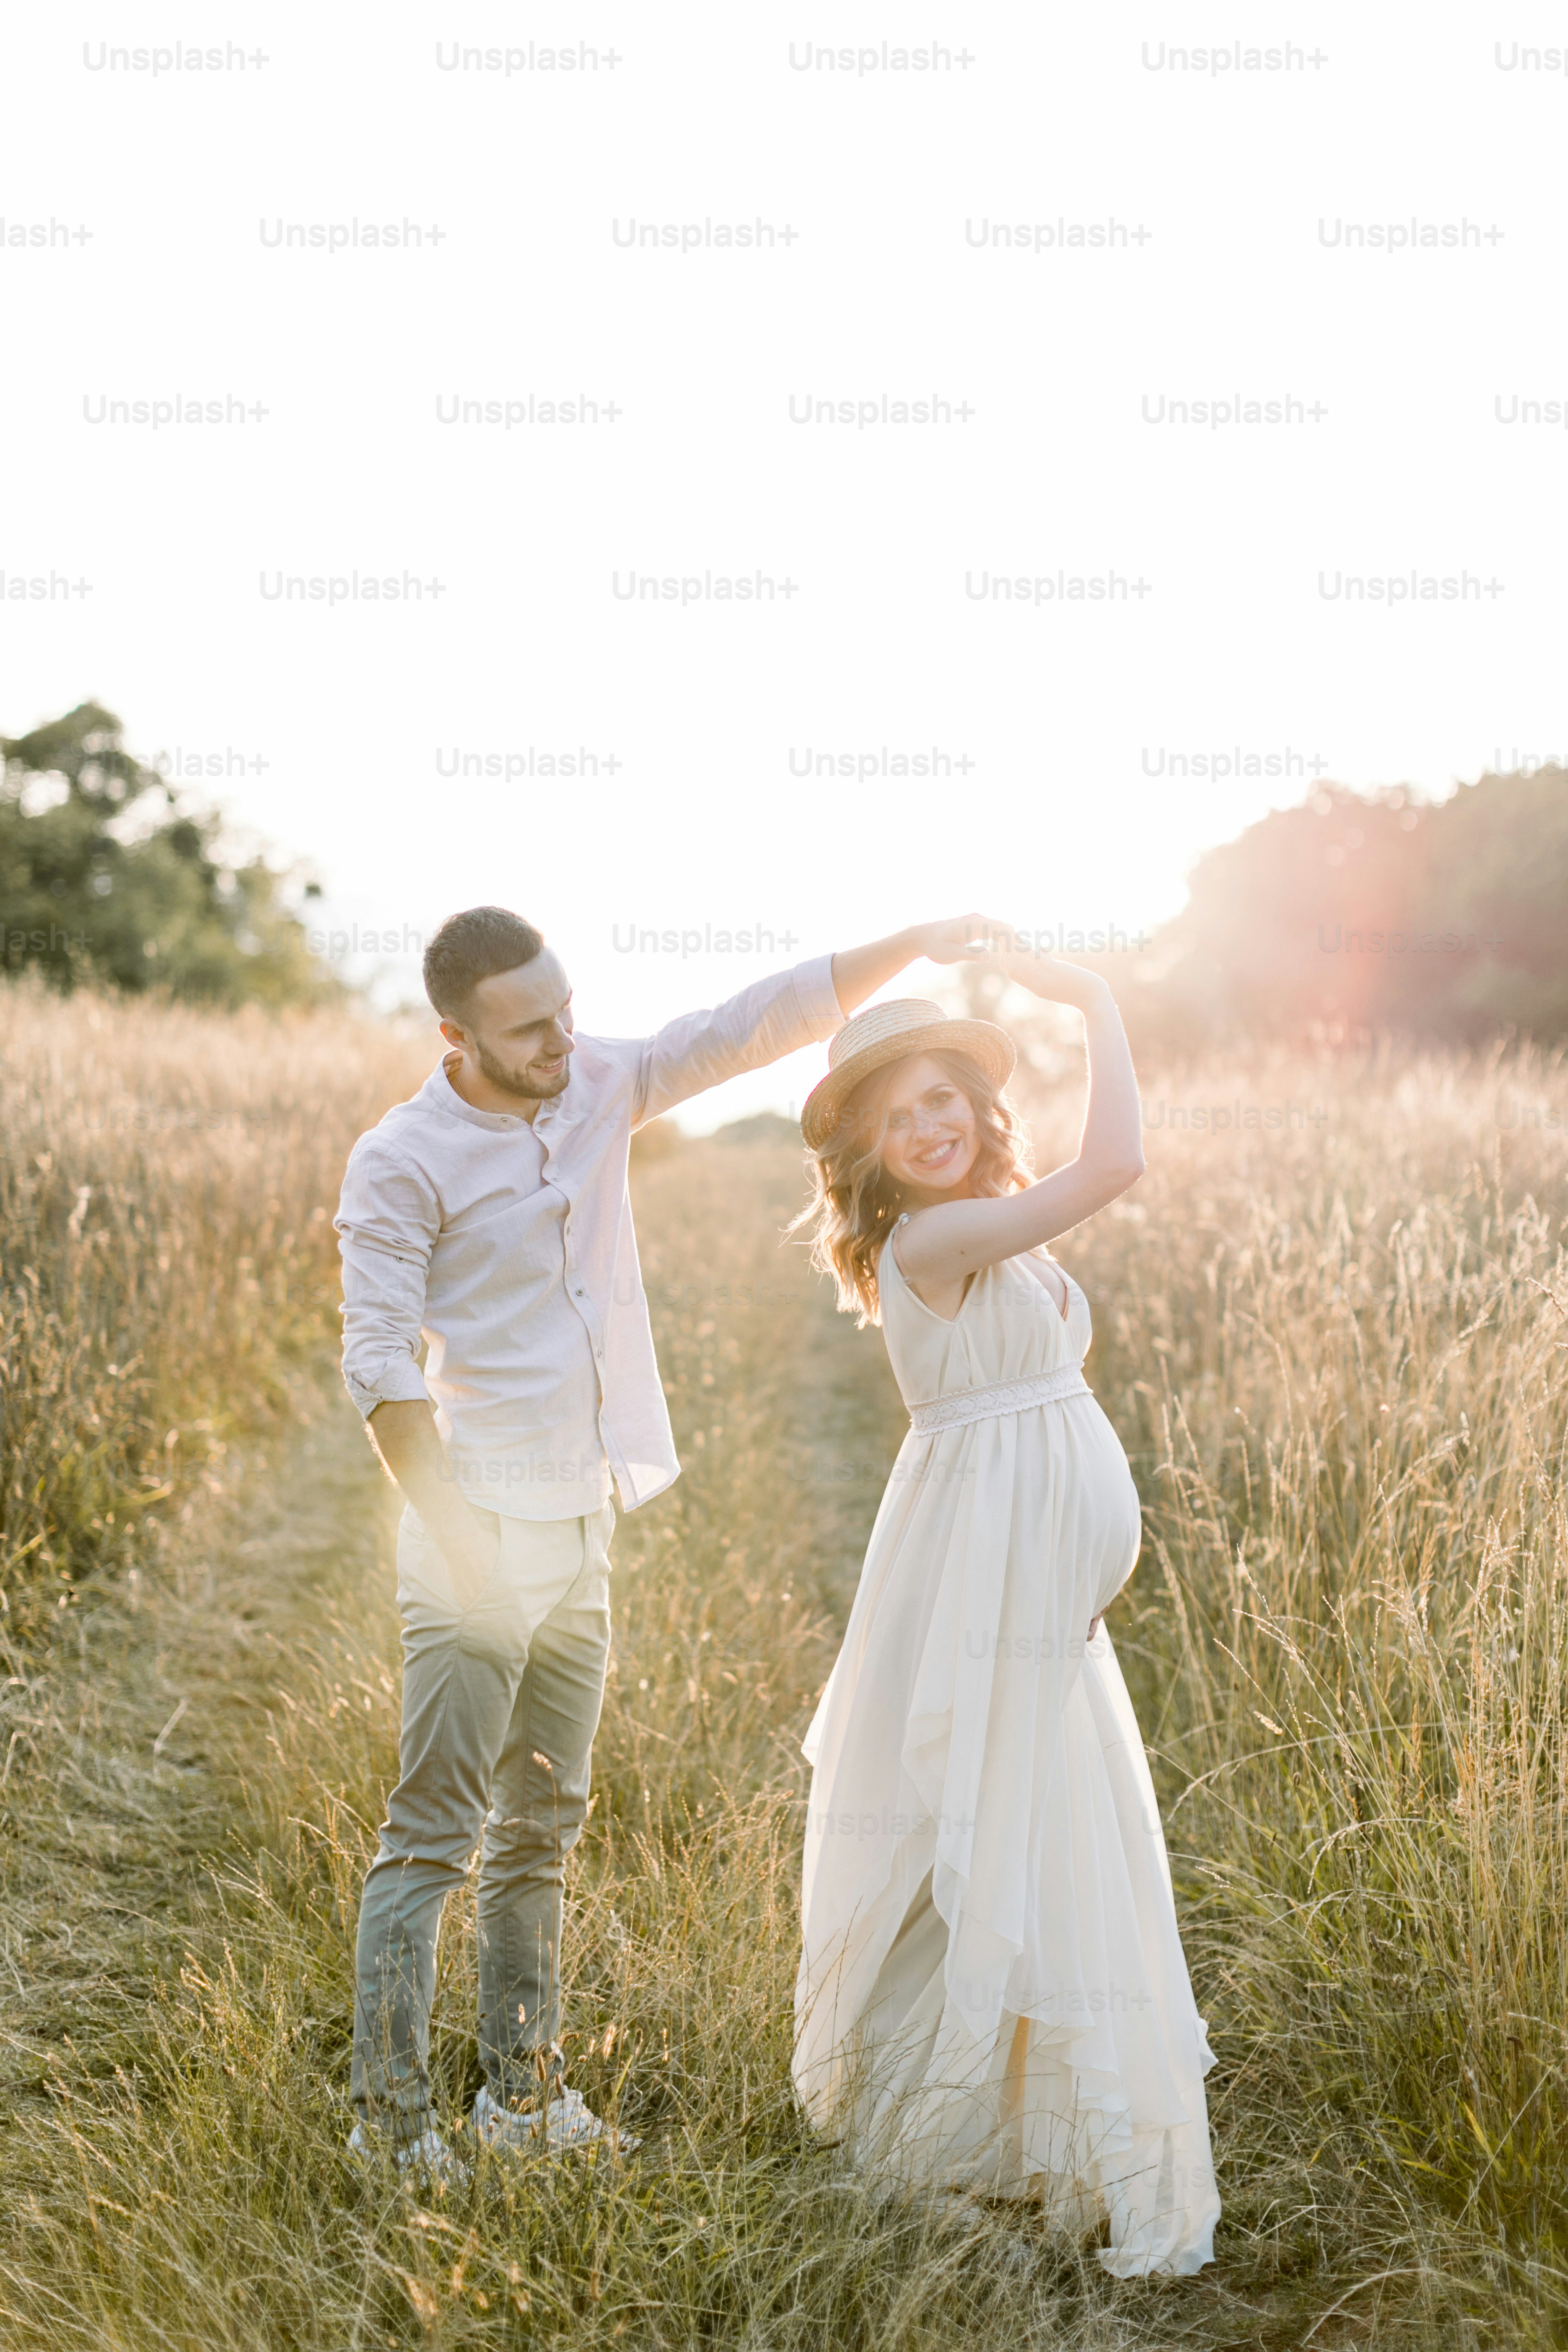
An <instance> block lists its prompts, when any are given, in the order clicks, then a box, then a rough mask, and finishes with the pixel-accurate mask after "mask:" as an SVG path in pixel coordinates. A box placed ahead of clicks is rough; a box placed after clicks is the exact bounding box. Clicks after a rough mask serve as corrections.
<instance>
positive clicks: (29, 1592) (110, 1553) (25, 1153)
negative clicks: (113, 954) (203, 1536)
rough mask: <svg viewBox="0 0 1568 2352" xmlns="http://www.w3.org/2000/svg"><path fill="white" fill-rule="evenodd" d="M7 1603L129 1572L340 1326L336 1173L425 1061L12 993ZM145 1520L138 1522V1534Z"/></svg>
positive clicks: (3, 1540)
mask: <svg viewBox="0 0 1568 2352" xmlns="http://www.w3.org/2000/svg"><path fill="white" fill-rule="evenodd" d="M0 1009H3V1014H4V1018H3V1024H0V1108H3V1118H0V1597H3V1601H4V1606H5V1614H6V1617H7V1619H8V1621H9V1631H10V1633H11V1634H12V1636H13V1637H16V1636H18V1635H22V1636H25V1635H27V1634H30V1633H36V1632H37V1628H38V1625H39V1622H40V1620H41V1619H42V1618H44V1617H46V1616H47V1613H48V1612H50V1611H53V1610H58V1609H62V1608H68V1606H69V1603H70V1598H71V1594H72V1592H73V1591H74V1590H76V1589H77V1587H78V1586H79V1583H80V1581H81V1580H82V1578H83V1577H84V1576H87V1575H89V1574H90V1573H92V1572H93V1571H95V1570H103V1569H106V1568H112V1567H116V1566H118V1567H119V1568H121V1569H129V1568H131V1567H132V1566H133V1565H134V1564H135V1560H136V1558H137V1552H138V1547H139V1546H140V1545H142V1544H144V1543H145V1542H146V1541H147V1540H148V1539H149V1538H150V1537H152V1536H153V1535H154V1534H155V1531H156V1528H157V1526H158V1524H160V1523H161V1521H162V1519H163V1517H166V1515H167V1507H168V1506H169V1505H170V1504H171V1502H173V1503H174V1505H175V1507H181V1506H183V1504H184V1501H185V1500H187V1499H188V1492H189V1488H190V1486H191V1485H192V1483H193V1482H199V1481H200V1479H201V1478H202V1477H203V1476H205V1475H212V1471H213V1467H214V1465H216V1464H217V1463H218V1462H220V1461H221V1459H222V1454H223V1449H224V1447H225V1445H226V1444H227V1442H228V1440H229V1438H230V1436H232V1434H233V1433H234V1431H235V1430H236V1429H237V1427H240V1426H243V1425H246V1424H247V1423H253V1422H254V1421H255V1419H256V1417H257V1415H258V1412H260V1413H265V1412H268V1410H269V1409H271V1408H272V1407H274V1406H275V1405H276V1403H277V1400H278V1396H279V1382H280V1379H281V1376H282V1373H283V1371H284V1369H285V1368H286V1367H287V1366H288V1365H289V1364H290V1363H292V1362H295V1361H297V1360H299V1357H300V1352H301V1350H302V1349H309V1348H310V1347H311V1346H317V1345H319V1344H320V1343H321V1339H323V1337H324V1336H325V1334H326V1333H327V1332H328V1331H329V1330H330V1329H331V1325H332V1322H333V1319H334V1317H335V1311H336V1300H337V1290H336V1264H337V1253H336V1237H335V1235H334V1234H333V1233H332V1230H331V1218H332V1214H333V1212H334V1210H335V1208H336V1204H337V1192H338V1184H339V1181H340V1178H341V1175H342V1161H343V1156H344V1154H345V1152H346V1151H347V1150H348V1148H349V1146H350V1145H351V1144H352V1142H353V1139H354V1137H355V1135H356V1134H357V1133H358V1132H359V1131H360V1129H361V1128H363V1127H364V1126H366V1125H369V1124H370V1123H371V1122H372V1121H374V1119H376V1118H379V1117H380V1115H381V1112H382V1110H383V1109H384V1108H385V1106H386V1104H387V1102H388V1101H389V1100H394V1099H395V1098H396V1097H398V1096H399V1095H403V1094H406V1093H409V1092H412V1090H413V1088H414V1087H416V1085H417V1084H418V1083H419V1080H420V1078H421V1077H422V1076H424V1074H425V1071H426V1069H427V1068H428V1066H429V1062H430V1059H431V1055H430V1053H429V1049H428V1045H427V1044H426V1041H425V1040H424V1039H423V1038H416V1036H414V1035H411V1034H407V1033H405V1032H402V1031H399V1030H396V1029H394V1028H389V1027H384V1026H374V1025H372V1024H369V1023H364V1024H361V1023H357V1022H354V1021H352V1020H347V1019H345V1018H344V1017H343V1015H342V1014H341V1013H339V1014H331V1015H323V1014H300V1015H296V1016H293V1017H290V1018H279V1017H277V1016H268V1015H265V1014H263V1013H260V1012H259V1011H252V1012H248V1013H238V1014H235V1015H232V1016H227V1017H225V1018H221V1019H220V1018H215V1017H214V1016H213V1015H211V1014H208V1013H200V1012H197V1011H194V1010H192V1009H190V1008H189V1007H180V1006H169V1005H162V1004H158V1003H153V1002H150V1001H148V1000H147V999H141V1000H136V999H129V1000H122V1001H120V1002H115V1001H111V1000H100V999H95V998H92V997H89V996H76V997H72V998H62V997H58V996H55V995H52V994H50V993H48V992H46V991H44V990H42V989H35V988H32V987H29V986H27V985H26V984H22V983H16V982H10V983H7V984H6V985H5V989H4V1001H3V1008H0ZM150 1522H151V1524H150Z"/></svg>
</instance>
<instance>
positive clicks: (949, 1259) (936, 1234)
mask: <svg viewBox="0 0 1568 2352" xmlns="http://www.w3.org/2000/svg"><path fill="white" fill-rule="evenodd" d="M996 961H997V963H998V965H999V966H1000V968H1001V969H1002V970H1003V971H1005V972H1006V974H1007V977H1008V979H1009V980H1016V981H1019V982H1022V984H1023V985H1024V987H1026V988H1027V989H1031V990H1033V992H1034V993H1035V994H1036V995H1037V996H1043V997H1045V998H1046V999H1047V1001H1048V1002H1049V1003H1054V1004H1071V1005H1073V1006H1075V1007H1076V1008H1077V1010H1078V1011H1079V1012H1080V1013H1082V1014H1083V1024H1084V1032H1085V1038H1086V1042H1087V1045H1088V1048H1089V1103H1088V1107H1087V1108H1086V1110H1085V1112H1084V1120H1083V1133H1082V1135H1081V1137H1080V1138H1079V1147H1078V1156H1077V1157H1076V1159H1073V1160H1068V1162H1067V1164H1066V1166H1065V1167H1062V1168H1056V1169H1053V1170H1052V1171H1051V1173H1050V1174H1049V1175H1048V1176H1042V1177H1041V1178H1040V1179H1039V1180H1038V1181H1037V1183H1034V1184H1031V1185H1029V1186H1028V1188H1027V1189H1026V1191H1025V1192H1012V1193H1009V1194H1008V1195H1007V1196H1006V1198H1005V1199H1003V1200H997V1201H943V1202H939V1203H937V1204H936V1205H935V1206H933V1207H931V1208H928V1209H924V1210H921V1212H919V1213H917V1214H915V1215H914V1216H912V1217H911V1218H910V1222H909V1223H908V1224H907V1225H906V1226H905V1227H904V1228H903V1230H902V1232H901V1233H900V1235H899V1245H898V1246H899V1264H900V1265H901V1266H902V1268H903V1270H904V1272H905V1274H906V1275H908V1276H910V1279H911V1280H912V1281H915V1282H920V1281H921V1280H922V1279H923V1280H925V1281H928V1282H931V1283H945V1282H962V1281H963V1278H964V1277H965V1276H967V1275H971V1274H973V1273H975V1272H976V1271H977V1270H978V1269H979V1268H980V1267H981V1266H983V1265H994V1264H995V1263H996V1261H997V1260H998V1259H1000V1258H1007V1257H1016V1256H1018V1255H1019V1254H1020V1253H1021V1252H1022V1251H1024V1250H1029V1249H1035V1248H1037V1247H1038V1246H1039V1244H1041V1243H1042V1242H1050V1241H1054V1240H1055V1239H1056V1237H1057V1235H1058V1234H1065V1233H1068V1232H1069V1231H1070V1229H1071V1228H1072V1227H1073V1226H1074V1225H1080V1224H1082V1223H1083V1221H1084V1219H1085V1218H1086V1217H1091V1216H1093V1214H1094V1213H1095V1211H1096V1210H1097V1209H1103V1208H1104V1206H1105V1205H1106V1202H1108V1201H1114V1200H1115V1199H1116V1197H1117V1195H1118V1194H1119V1193H1121V1192H1126V1191H1127V1189H1128V1187H1129V1186H1130V1185H1131V1184H1135V1183H1136V1182H1137V1181H1138V1179H1139V1177H1140V1176H1142V1173H1143V1149H1142V1140H1141V1134H1140V1126H1141V1122H1140V1116H1139V1108H1138V1082H1137V1079H1136V1077H1135V1076H1134V1075H1133V1069H1132V1056H1131V1053H1130V1052H1129V1051H1128V1046H1127V1033H1126V1031H1125V1030H1124V1029H1123V1028H1122V1026H1121V1014H1120V1013H1118V1011H1117V1009H1116V1000H1115V998H1114V997H1113V996H1112V995H1111V993H1110V988H1109V987H1108V986H1107V984H1106V982H1104V981H1103V980H1101V979H1100V977H1099V976H1098V974H1096V973H1094V972H1090V971H1083V970H1082V969H1081V968H1080V967H1079V965H1077V964H1070V963H1061V962H1059V961H1058V960H1057V959H1056V958H1055V957H1054V956H1038V955H1030V954H1027V953H1021V952H1012V951H1010V952H1008V953H1006V954H1004V955H1000V956H998V957H997V959H996Z"/></svg>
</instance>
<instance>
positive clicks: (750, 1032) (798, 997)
mask: <svg viewBox="0 0 1568 2352" xmlns="http://www.w3.org/2000/svg"><path fill="white" fill-rule="evenodd" d="M843 1022H844V1015H843V1013H841V1012H840V1011H839V1008H838V999H837V996H836V995H835V994H834V992H833V959H832V957H831V956H816V957H814V958H813V959H812V961H810V962H809V963H799V964H796V965H795V967H794V969H793V970H792V971H779V972H774V973H773V974H772V975H771V976H770V977H769V978H768V979H766V980H758V981H753V982H752V985H751V987H750V988H743V989H742V991H741V992H740V994H739V995H738V996H731V997H727V998H726V999H725V1001H724V1003H722V1004H719V1005H715V1006H714V1007H713V1009H712V1011H711V1012H702V1013H682V1014H681V1015H680V1017H679V1020H676V1021H668V1022H667V1023H666V1024H665V1025H664V1027H663V1028H662V1029H660V1030H658V1031H657V1032H656V1034H654V1035H653V1036H651V1037H648V1038H647V1039H645V1040H644V1042H643V1047H642V1054H641V1057H640V1061H639V1064H638V1068H637V1086H636V1090H635V1095H634V1108H633V1124H634V1126H638V1127H640V1126H642V1125H643V1124H645V1122H646V1121H647V1120H648V1119H650V1118H658V1117H659V1116H660V1114H661V1113H662V1112H664V1111H667V1110H672V1109H673V1108H674V1107H675V1105H676V1104H677V1103H681V1102H685V1101H686V1100H687V1098H688V1097H689V1096H691V1095H699V1094H701V1093H703V1092H704V1091H705V1090H706V1089H707V1088H708V1087H716V1086H720V1085H721V1084H722V1083H723V1081H724V1080H725V1079H726V1078H734V1077H739V1076H740V1075H741V1073H742V1071H743V1070H760V1069H763V1068H765V1066H767V1064H768V1063H769V1062H776V1061H779V1060H781V1059H782V1057H783V1056H784V1055H785V1054H793V1053H795V1052H796V1051H797V1050H798V1048H799V1047H801V1046H802V1045H816V1042H817V1040H818V1039H819V1038H823V1037H831V1036H832V1034H833V1033H834V1031H835V1030H836V1029H838V1028H841V1027H842V1026H843Z"/></svg>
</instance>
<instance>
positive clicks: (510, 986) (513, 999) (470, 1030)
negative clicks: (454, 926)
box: [441, 948, 573, 1102]
mask: <svg viewBox="0 0 1568 2352" xmlns="http://www.w3.org/2000/svg"><path fill="white" fill-rule="evenodd" d="M441 1034H442V1036H443V1037H445V1039H446V1040H447V1044H448V1045H457V1046H460V1047H461V1049H462V1051H463V1052H464V1053H465V1054H466V1055H469V1056H470V1058H471V1059H472V1060H473V1061H474V1062H475V1063H476V1064H477V1065H478V1066H479V1069H481V1070H482V1071H483V1072H484V1075H485V1076H486V1077H487V1078H488V1079H489V1082H490V1084H491V1086H492V1087H500V1090H501V1092H502V1093H503V1094H509V1095H515V1096H516V1097H518V1099H519V1101H521V1102H547V1101H548V1100H549V1099H550V1097H551V1096H552V1095H558V1094H560V1093H561V1092H562V1091H563V1088H564V1087H565V1085H566V1081H567V1078H568V1077H569V1076H570V1075H571V1057H572V1050H573V1048H572V983H571V982H570V981H569V980H568V979H567V977H566V974H565V972H564V971H563V969H562V965H561V962H560V960H559V958H558V957H557V956H556V955H555V954H554V953H553V952H552V950H551V949H549V948H541V950H540V951H539V953H538V954H537V955H536V956H535V957H534V959H533V961H532V962H531V963H520V964H519V965H517V966H516V968H515V969H514V970H513V971H494V972H491V974H490V976H489V979H488V980H481V981H480V982H479V983H478V985H477V987H476V988H475V990H474V992H473V995H472V996H471V997H470V998H469V1000H468V1011H467V1013H466V1015H465V1017H464V1019H463V1020H462V1021H460V1022H459V1021H443V1022H442V1024H441Z"/></svg>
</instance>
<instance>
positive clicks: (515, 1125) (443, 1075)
mask: <svg viewBox="0 0 1568 2352" xmlns="http://www.w3.org/2000/svg"><path fill="white" fill-rule="evenodd" d="M458 1058H459V1057H458V1055H456V1054H443V1055H442V1056H441V1058H440V1060H439V1061H438V1062H437V1065H436V1066H435V1068H434V1069H433V1070H432V1071H431V1073H430V1075H429V1076H428V1077H427V1078H426V1081H425V1084H424V1085H423V1086H422V1087H420V1089H419V1096H420V1099H421V1101H422V1102H424V1103H425V1104H426V1107H427V1108H429V1109H431V1110H433V1111H436V1112H437V1113H438V1114H439V1115H440V1117H441V1118H460V1119H462V1120H463V1121H464V1122H465V1123H466V1124H467V1125H468V1126H469V1127H484V1128H488V1129H489V1131H490V1133H491V1134H492V1135H512V1134H515V1133H516V1131H517V1129H519V1128H520V1127H528V1126H531V1124H532V1122H531V1120H529V1119H526V1118H523V1117H522V1116H521V1112H517V1111H510V1110H476V1109H475V1108H474V1106H473V1104H472V1103H470V1102H465V1101H464V1100H463V1097H462V1096H461V1095H460V1094H459V1093H458V1089H457V1087H455V1086H454V1085H453V1084H452V1081H451V1079H450V1078H449V1077H448V1076H447V1069H448V1068H449V1066H451V1064H452V1063H454V1062H455V1061H457V1060H458Z"/></svg>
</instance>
